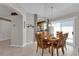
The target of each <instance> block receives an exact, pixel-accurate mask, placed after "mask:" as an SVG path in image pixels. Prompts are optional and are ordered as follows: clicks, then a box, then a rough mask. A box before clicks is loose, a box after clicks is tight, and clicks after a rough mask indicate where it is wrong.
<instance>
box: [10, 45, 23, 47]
mask: <svg viewBox="0 0 79 59" xmlns="http://www.w3.org/2000/svg"><path fill="white" fill-rule="evenodd" d="M10 46H11V47H19V48H20V47H23V46H22V45H10Z"/></svg>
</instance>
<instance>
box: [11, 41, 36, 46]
mask: <svg viewBox="0 0 79 59" xmlns="http://www.w3.org/2000/svg"><path fill="white" fill-rule="evenodd" d="M33 43H35V42H28V43H26V44H24V45H10V46H12V47H25V46H27V45H30V44H33Z"/></svg>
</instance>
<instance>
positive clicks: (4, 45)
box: [0, 40, 73, 56]
mask: <svg viewBox="0 0 79 59" xmlns="http://www.w3.org/2000/svg"><path fill="white" fill-rule="evenodd" d="M72 52H73V47H72V46H68V45H67V50H66V49H65V54H64V55H63V54H62V51H61V50H60V49H59V55H60V56H71V55H72ZM0 56H41V49H39V50H38V53H36V44H35V43H34V44H30V45H27V46H25V47H23V48H21V47H20V48H18V47H11V46H9V40H7V41H2V42H0ZM44 56H51V53H49V52H48V49H46V50H45V51H44ZM54 56H56V51H55V52H54Z"/></svg>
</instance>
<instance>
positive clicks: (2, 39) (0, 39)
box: [0, 38, 8, 41]
mask: <svg viewBox="0 0 79 59" xmlns="http://www.w3.org/2000/svg"><path fill="white" fill-rule="evenodd" d="M4 40H8V39H4V38H0V41H4Z"/></svg>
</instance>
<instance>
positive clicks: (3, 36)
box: [0, 18, 11, 44]
mask: <svg viewBox="0 0 79 59" xmlns="http://www.w3.org/2000/svg"><path fill="white" fill-rule="evenodd" d="M10 40H11V20H9V19H5V18H0V43H2V42H4V41H6V42H7V44H10Z"/></svg>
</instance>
